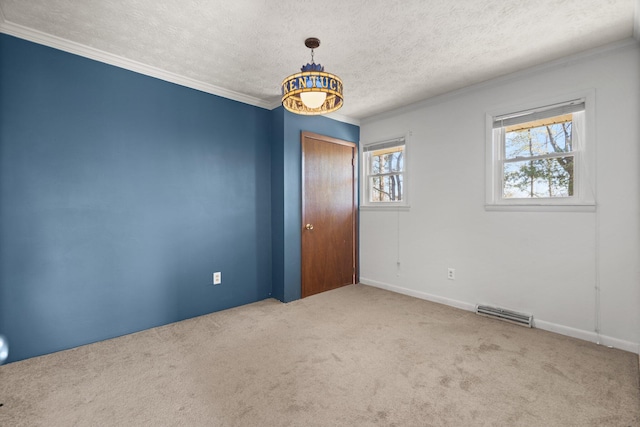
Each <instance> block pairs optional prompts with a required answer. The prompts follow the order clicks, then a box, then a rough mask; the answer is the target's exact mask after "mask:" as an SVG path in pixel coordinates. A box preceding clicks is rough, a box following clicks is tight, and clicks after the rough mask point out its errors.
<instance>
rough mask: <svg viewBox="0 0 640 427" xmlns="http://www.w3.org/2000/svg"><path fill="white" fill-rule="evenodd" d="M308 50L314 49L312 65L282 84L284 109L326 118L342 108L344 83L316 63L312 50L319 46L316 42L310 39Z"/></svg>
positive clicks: (314, 39) (307, 43)
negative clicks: (320, 115) (321, 115)
mask: <svg viewBox="0 0 640 427" xmlns="http://www.w3.org/2000/svg"><path fill="white" fill-rule="evenodd" d="M304 44H305V46H307V47H308V48H309V49H311V63H310V64H307V65H304V66H303V67H302V68H301V69H300V71H302V72H301V73H296V74H292V75H290V76H289V77H287V78H286V79H284V80H283V81H282V106H283V107H284V108H286V109H287V110H289V111H291V112H292V113H295V114H304V115H317V114H327V113H331V112H332V111H336V110H337V109H339V108H340V107H342V103H343V98H342V80H340V78H339V77H338V76H336V75H335V74H330V73H326V72H325V71H324V67H323V66H322V65H320V64H316V63H315V62H314V61H313V50H314V49H315V48H317V47H318V46H320V40H318V39H317V38H308V39H306V40H305V41H304Z"/></svg>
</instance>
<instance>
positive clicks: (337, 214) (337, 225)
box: [301, 132, 357, 298]
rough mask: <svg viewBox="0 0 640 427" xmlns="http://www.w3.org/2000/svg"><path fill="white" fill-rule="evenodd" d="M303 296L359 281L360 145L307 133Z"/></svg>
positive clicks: (304, 141)
mask: <svg viewBox="0 0 640 427" xmlns="http://www.w3.org/2000/svg"><path fill="white" fill-rule="evenodd" d="M301 142H302V297H303V298H304V297H307V296H310V295H314V294H317V293H320V292H324V291H328V290H331V289H335V288H339V287H341V286H344V285H348V284H352V283H356V280H357V277H356V271H357V270H356V260H357V246H356V227H357V210H356V188H357V187H356V158H357V157H356V154H357V149H356V145H355V144H354V143H352V142H348V141H342V140H339V139H335V138H329V137H326V136H322V135H318V134H313V133H309V132H303V133H302V141H301Z"/></svg>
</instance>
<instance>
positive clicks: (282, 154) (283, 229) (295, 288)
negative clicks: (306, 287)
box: [271, 107, 360, 302]
mask: <svg viewBox="0 0 640 427" xmlns="http://www.w3.org/2000/svg"><path fill="white" fill-rule="evenodd" d="M272 114H273V121H274V126H278V130H277V132H275V133H274V134H275V138H274V141H273V147H272V151H271V152H272V156H273V163H272V167H273V170H272V173H271V176H272V182H273V186H272V205H273V213H274V216H273V235H272V236H273V237H272V238H273V248H274V253H273V259H274V263H273V295H274V296H275V297H276V298H278V299H280V300H281V301H284V302H289V301H293V300H296V299H299V298H300V291H301V289H300V283H301V258H300V247H301V244H302V197H301V196H302V191H301V190H302V187H301V185H302V150H301V142H300V136H301V133H302V132H303V131H307V132H314V133H318V134H322V135H326V136H329V137H333V138H338V139H342V140H345V141H350V142H355V143H356V144H358V143H359V140H360V128H359V127H358V126H355V125H351V124H347V123H343V122H338V121H335V120H332V119H329V118H327V117H322V116H301V115H296V114H293V113H290V112H288V111H285V110H284V108H283V107H279V108H277V109H275V110H273V111H272ZM274 129H275V127H274ZM276 261H277V262H276Z"/></svg>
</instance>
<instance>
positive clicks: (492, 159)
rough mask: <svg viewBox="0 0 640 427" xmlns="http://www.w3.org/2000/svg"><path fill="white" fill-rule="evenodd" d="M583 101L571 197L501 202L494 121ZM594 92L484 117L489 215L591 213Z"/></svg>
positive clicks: (500, 110) (504, 109)
mask: <svg viewBox="0 0 640 427" xmlns="http://www.w3.org/2000/svg"><path fill="white" fill-rule="evenodd" d="M576 99H583V100H584V103H585V109H584V122H585V126H584V135H583V138H582V140H581V147H580V149H579V150H577V151H576V152H575V156H576V157H575V158H576V165H578V167H577V169H576V171H575V178H576V187H577V188H575V189H574V190H575V195H574V196H571V197H558V198H537V199H504V198H503V197H502V174H503V171H502V168H500V167H498V166H500V165H501V163H502V162H501V159H500V156H501V149H502V146H501V144H502V143H496V142H495V141H494V138H493V135H494V132H493V121H494V118H495V117H500V116H504V115H508V114H510V113H514V112H518V111H528V110H534V109H537V108H540V107H542V106H546V105H557V104H562V103H564V102H567V101H572V100H576ZM595 135H596V133H595V90H589V91H583V92H579V93H573V94H568V95H563V96H557V97H549V98H544V99H542V100H540V99H538V100H535V101H529V102H526V103H522V104H518V105H511V106H505V107H501V108H498V109H495V110H493V111H490V112H488V113H487V114H486V134H485V144H486V145H485V168H486V169H485V171H486V172H485V210H488V211H549V212H554V211H556V212H593V211H595V208H596V201H595V200H596V199H595V182H596V181H595V178H596V176H595V173H596V168H595V161H596V153H595Z"/></svg>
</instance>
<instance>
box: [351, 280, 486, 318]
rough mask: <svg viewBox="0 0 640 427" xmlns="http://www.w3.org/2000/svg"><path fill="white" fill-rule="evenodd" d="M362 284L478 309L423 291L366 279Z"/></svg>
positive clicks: (466, 308) (452, 305)
mask: <svg viewBox="0 0 640 427" xmlns="http://www.w3.org/2000/svg"><path fill="white" fill-rule="evenodd" d="M360 283H362V284H363V285H369V286H373V287H376V288H380V289H386V290H388V291H391V292H396V293H398V294H403V295H409V296H411V297H416V298H420V299H424V300H427V301H432V302H437V303H439V304H444V305H449V306H451V307H455V308H460V309H462V310H467V311H475V309H476V305H475V304H469V303H467V302H463V301H458V300H455V299H451V298H445V297H441V296H438V295H433V294H428V293H426V292H422V291H416V290H413V289H408V288H403V287H400V286H395V285H390V284H388V283H383V282H378V281H376V280H371V279H367V278H364V277H361V278H360Z"/></svg>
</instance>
